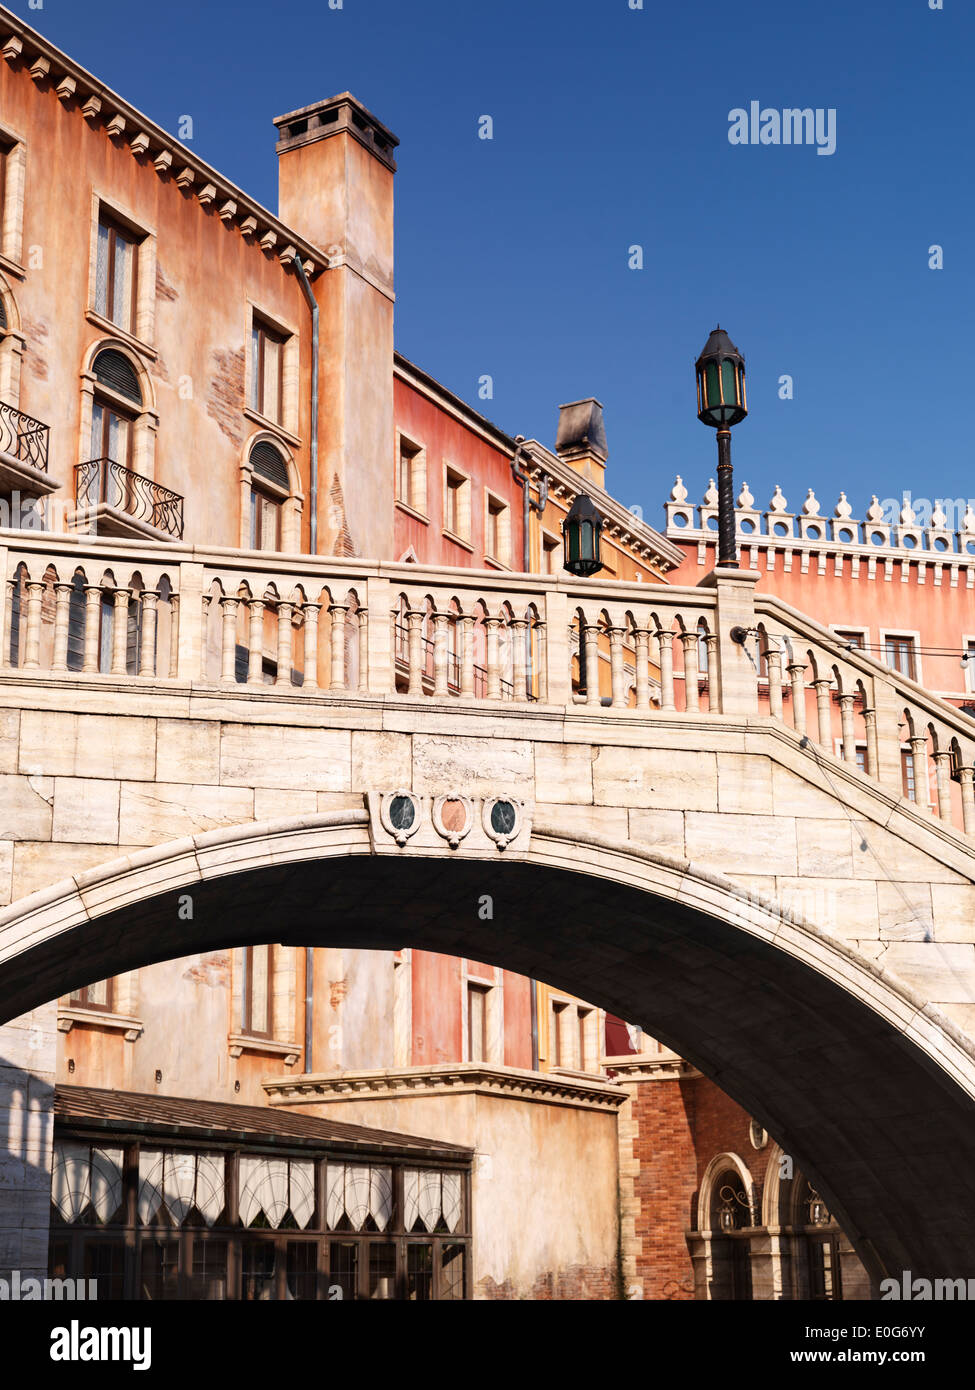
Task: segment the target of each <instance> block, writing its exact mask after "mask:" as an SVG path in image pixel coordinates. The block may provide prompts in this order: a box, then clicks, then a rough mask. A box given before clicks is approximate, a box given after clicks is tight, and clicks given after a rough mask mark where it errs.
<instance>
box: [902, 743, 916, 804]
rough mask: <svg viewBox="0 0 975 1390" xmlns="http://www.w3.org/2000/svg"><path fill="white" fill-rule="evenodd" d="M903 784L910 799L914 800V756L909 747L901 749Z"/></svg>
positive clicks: (905, 793)
mask: <svg viewBox="0 0 975 1390" xmlns="http://www.w3.org/2000/svg"><path fill="white" fill-rule="evenodd" d="M901 785H902V786H903V788H904V795H905V796H906V797H907V799H908V801H913V800H914V756H913V754H912V752H911V750H910V749H909V748H902V749H901Z"/></svg>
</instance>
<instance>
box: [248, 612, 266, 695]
mask: <svg viewBox="0 0 975 1390" xmlns="http://www.w3.org/2000/svg"><path fill="white" fill-rule="evenodd" d="M247 607H248V613H249V618H250V632H249V634H248V641H247V645H248V656H247V684H248V685H263V684H264V600H263V599H260V598H252V599H248V601H247Z"/></svg>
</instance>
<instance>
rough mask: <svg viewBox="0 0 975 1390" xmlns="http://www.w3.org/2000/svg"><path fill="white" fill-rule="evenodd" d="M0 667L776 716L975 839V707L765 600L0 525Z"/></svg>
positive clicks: (716, 577) (748, 590)
mask: <svg viewBox="0 0 975 1390" xmlns="http://www.w3.org/2000/svg"><path fill="white" fill-rule="evenodd" d="M2 541H5V544H0V576H2V578H3V581H4V593H5V602H4V604H3V607H2V610H0V623H2V631H0V674H2V675H5V676H7V677H9V676H11V675H12V674H13V673H14V672H16V671H18V670H21V669H23V670H32V671H35V672H44V673H48V674H50V675H51V676H53V677H55V678H61V679H70V678H72V677H84V678H86V679H88V678H99V677H114V678H116V679H118V678H119V677H123V676H124V677H126V678H134V679H136V680H145V681H155V682H159V681H176V682H178V683H180V684H187V683H190V684H203V685H207V686H211V685H212V686H218V687H219V686H224V687H231V686H233V687H240V686H244V687H248V686H250V687H257V686H267V685H273V686H274V687H275V688H276V690H277V691H278V693H284V692H285V691H287V692H288V693H289V694H290V695H292V696H294V697H295V698H302V699H304V698H312V697H320V698H323V699H326V700H327V699H328V698H329V697H333V696H336V695H342V696H343V697H348V696H357V695H358V696H362V697H368V698H375V697H385V696H395V695H400V696H404V697H409V698H413V699H421V700H423V699H431V700H440V701H444V702H451V701H457V702H474V703H484V704H492V703H506V704H518V703H525V704H534V705H549V706H556V707H562V708H574V707H578V706H581V707H584V708H585V711H586V714H587V716H589V715H591V716H592V717H598V718H614V717H627V711H631V712H633V713H635V714H644V715H651V716H652V715H654V714H656V715H658V716H659V717H660V718H666V719H669V718H677V719H686V718H694V717H706V716H709V715H712V714H721V715H725V716H744V717H750V716H755V715H759V716H761V715H765V716H768V717H769V718H771V719H773V720H775V721H778V722H780V723H782V724H783V725H785V726H787V727H790V728H791V729H793V730H794V732H795V733H796V734H797V735H798V736H799V738H800V739H801V740H805V742H806V745H808V744H810V743H811V744H812V745H814V746H815V747H816V749H817V750H818V751H821V752H822V753H825V754H826V755H828V756H829V757H830V758H834V759H839V760H841V761H844V762H845V763H846V764H848V765H849V766H850V767H851V768H856V769H857V771H858V772H859V774H861V775H863V776H865V777H868V778H871V779H873V780H875V781H877V782H879V783H881V784H882V785H884V786H885V788H886V789H887V791H888V792H889V793H891V794H895V795H898V796H900V795H903V796H906V797H907V798H908V799H910V800H912V801H913V802H914V803H915V805H916V807H917V808H918V809H920V810H921V811H924V812H930V813H933V814H935V815H937V816H939V817H940V818H941V819H942V820H943V821H945V822H951V823H953V824H954V825H956V826H957V827H959V828H964V829H965V830H966V831H967V832H968V833H970V834H975V789H973V779H975V721H973V720H971V719H969V717H968V716H967V715H965V714H963V713H962V712H961V711H959V710H957V709H955V708H954V707H953V706H951V705H949V704H948V703H947V702H945V701H943V700H941V699H939V698H938V697H937V696H934V695H932V694H930V693H929V692H927V691H925V690H924V688H923V687H921V686H920V685H918V684H917V683H916V682H914V681H912V680H910V679H909V678H908V677H907V676H904V675H902V674H901V673H899V672H896V671H893V670H890V669H889V668H888V667H886V666H884V665H883V664H882V663H880V662H879V661H876V660H874V659H873V658H872V657H871V656H869V655H868V654H867V653H866V652H864V651H860V650H856V649H851V648H850V647H849V646H848V644H845V643H844V642H842V641H841V640H840V639H838V638H837V637H836V636H835V634H833V633H832V632H830V631H829V629H827V628H824V627H822V626H821V625H820V624H818V623H815V622H813V621H812V620H811V619H809V618H806V617H805V616H804V615H803V614H802V613H800V612H798V611H797V610H796V609H793V608H791V607H790V606H789V605H788V604H785V603H783V602H782V601H781V600H778V599H776V598H774V597H772V596H769V595H764V594H756V592H755V584H756V578H757V576H755V575H752V574H750V573H744V572H741V571H728V572H725V573H722V572H721V571H716V572H714V574H712V575H711V576H709V577H708V578H707V579H706V580H704V581H703V582H702V583H701V584H700V585H698V586H695V587H677V586H671V585H662V584H661V585H643V584H635V583H624V582H619V581H615V580H610V581H603V580H599V579H592V580H573V579H571V578H569V577H568V576H563V575H524V574H513V573H508V572H504V571H487V570H473V569H456V570H446V569H439V568H437V569H435V568H428V567H421V566H418V565H411V564H393V563H383V562H380V563H376V562H368V561H363V560H358V559H347V558H344V557H328V558H319V557H311V556H294V555H282V554H268V553H264V552H241V551H237V550H231V549H217V548H212V549H205V548H199V547H187V546H182V545H172V546H164V545H161V544H159V543H154V542H148V541H147V542H133V541H110V540H108V539H100V538H92V537H88V536H74V535H54V534H49V533H42V532H7V533H6V535H2V534H0V542H2Z"/></svg>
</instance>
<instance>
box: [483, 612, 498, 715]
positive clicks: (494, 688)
mask: <svg viewBox="0 0 975 1390" xmlns="http://www.w3.org/2000/svg"><path fill="white" fill-rule="evenodd" d="M484 626H485V627H486V628H487V697H488V699H489V700H500V699H501V642H500V636H501V634H500V627H501V619H500V618H485V619H484Z"/></svg>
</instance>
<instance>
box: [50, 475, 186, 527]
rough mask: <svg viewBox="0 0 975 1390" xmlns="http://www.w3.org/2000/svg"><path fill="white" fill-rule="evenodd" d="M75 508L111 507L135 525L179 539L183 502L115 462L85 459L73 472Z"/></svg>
mask: <svg viewBox="0 0 975 1390" xmlns="http://www.w3.org/2000/svg"><path fill="white" fill-rule="evenodd" d="M75 477H76V490H75V497H76V500H77V503H78V506H79V507H88V508H91V509H94V508H96V507H98V506H99V505H102V506H108V507H113V508H114V509H115V510H116V511H120V512H124V513H125V514H126V516H131V517H132V518H133V519H134V520H136V521H142V522H145V523H146V525H148V526H154V527H155V529H156V530H157V531H163V532H164V533H165V534H166V535H167V536H172V537H173V538H174V539H175V540H182V538H183V499H182V497H181V496H180V494H179V493H178V492H171V491H170V490H169V488H168V487H162V486H160V484H159V483H155V482H153V480H152V479H151V478H144V477H143V476H142V474H141V473H133V472H132V470H131V468H126V467H124V465H123V464H121V463H117V462H116V461H115V459H108V458H101V459H89V461H88V462H87V463H79V464H78V465H77V467H76V469H75Z"/></svg>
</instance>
